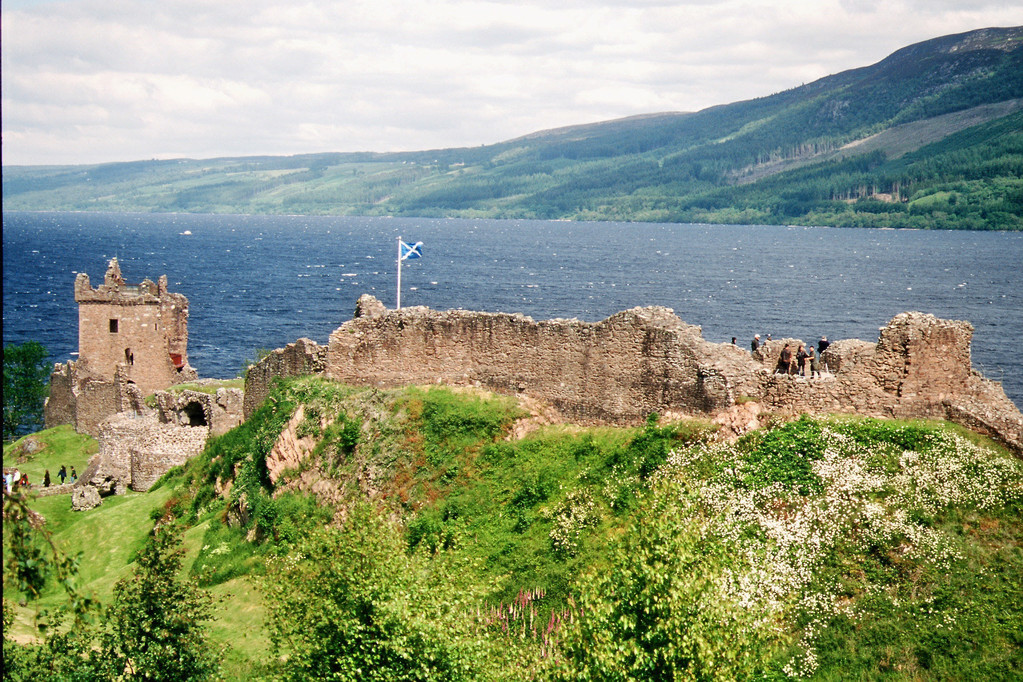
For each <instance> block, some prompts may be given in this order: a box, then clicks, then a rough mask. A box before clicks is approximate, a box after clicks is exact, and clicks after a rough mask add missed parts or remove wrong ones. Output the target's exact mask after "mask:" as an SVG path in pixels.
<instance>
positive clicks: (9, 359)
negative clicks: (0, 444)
mask: <svg viewBox="0 0 1023 682" xmlns="http://www.w3.org/2000/svg"><path fill="white" fill-rule="evenodd" d="M51 369H52V367H51V366H50V364H49V354H48V353H47V352H46V348H44V347H43V345H42V344H41V343H39V342H38V341H26V342H24V343H22V344H18V345H14V344H7V345H4V393H3V402H4V442H5V443H7V442H9V441H12V440H14V439H15V438H17V437H18V436H21V435H24V434H26V433H32V432H33V431H38V430H40V429H41V428H42V427H43V403H44V402H45V401H46V395H47V393H48V387H47V386H48V383H49V377H50V370H51Z"/></svg>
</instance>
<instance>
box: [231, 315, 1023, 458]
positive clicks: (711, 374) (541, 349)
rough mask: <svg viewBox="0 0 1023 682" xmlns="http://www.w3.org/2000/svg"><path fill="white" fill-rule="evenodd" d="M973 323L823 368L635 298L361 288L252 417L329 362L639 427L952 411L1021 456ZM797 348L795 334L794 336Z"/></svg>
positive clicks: (342, 377)
mask: <svg viewBox="0 0 1023 682" xmlns="http://www.w3.org/2000/svg"><path fill="white" fill-rule="evenodd" d="M972 336H973V327H972V325H970V324H969V323H968V322H960V321H953V320H941V319H938V318H936V317H934V316H933V315H926V314H923V313H902V314H900V315H897V316H896V317H894V318H893V319H892V320H891V321H890V322H889V323H888V324H887V325H886V326H885V327H884V328H882V329H881V332H880V337H879V340H878V341H877V343H873V344H872V343H869V342H866V341H858V340H841V341H836V342H835V343H833V344H832V345H831V347H830V348H828V350H827V351H825V354H824V357H823V359H824V361H825V362H826V364H827V365H828V366H829V367H830V370H831V371H830V372H828V373H826V374H825V375H824V376H823V377H821V378H812V379H811V378H806V377H801V376H793V375H783V374H774V373H773V369H774V366H775V364H776V363H777V359H778V353H779V352H780V351H781V347H782V345H783V343H784V341H786V340H782V341H773V342H771V344H770V345H769V346H768V347H767V348H766V349H764V350H763V351H761V352H758V353H756V354H751V353H749V352H747V351H745V350H742V349H740V348H738V347H736V346H733V345H731V344H719V343H711V342H708V341H706V340H704V339H703V337H702V333H701V330H700V328H699V327H696V326H693V325H688V324H686V323H685V322H683V321H682V320H681V319H679V318H678V317H677V316H676V315H675V314H674V313H673V312H672V311H671V310H670V309H668V308H659V307H654V308H633V309H631V310H627V311H624V312H621V313H618V314H616V315H612V316H611V317H609V318H607V319H606V320H603V321H601V322H596V323H587V322H581V321H579V320H546V321H542V322H536V321H534V320H532V319H530V318H528V317H525V316H523V315H511V314H504V313H483V312H469V311H463V310H447V311H433V310H430V309H428V308H422V307H415V308H403V309H402V310H400V311H395V310H386V309H385V308H384V307H383V306H382V305H381V304H380V303H379V301H376V299H373V298H372V297H369V296H363V297H362V299H360V301H359V305H358V307H357V309H356V317H355V318H354V319H352V320H350V321H349V322H346V323H344V324H343V325H342V326H341V327H340V328H338V329H337V330H335V331H334V333H332V334H331V336H330V342H329V346H328V348H327V349H326V363H325V364H326V366H325V367H324V369H322V370H318V369H316V368H317V367H319V366H320V364H321V360H320V358H321V357H322V356H321V353H322V350H323V349H322V348H321V347H319V346H316V344H314V343H312V342H311V341H308V340H306V339H304V340H302V341H300V342H299V343H298V344H292V345H290V346H289V347H288V348H287V349H283V350H280V351H274V353H273V354H271V356H269V357H268V358H265V359H264V360H263V361H261V362H260V363H258V364H257V365H255V366H254V367H253V368H252V369H251V370H250V371H249V375H248V379H247V381H246V386H245V400H246V416H248V415H249V414H251V411H252V410H254V409H255V407H257V406H258V404H259V403H260V402H261V401H262V400H263V399H265V396H266V395H267V392H268V390H269V385H270V382H271V381H272V380H273V379H274V378H276V377H282V376H294V375H298V374H312V373H321V372H322V373H323V374H324V375H326V376H328V377H330V378H333V379H336V380H338V381H342V382H345V383H351V384H359V385H374V386H384V387H389V386H401V385H408V384H433V383H449V384H474V385H479V386H483V387H486V388H489V389H491V390H494V391H497V392H501V393H509V394H519V395H525V396H530V397H532V398H535V399H538V400H540V401H543V402H545V403H546V404H548V405H551V406H553V407H554V408H556V409H557V410H558V411H559V412H560V413H561V414H562V415H564V416H565V417H568V418H570V419H573V420H577V421H584V422H585V421H589V422H610V423H618V424H634V423H638V422H641V421H642V420H643V419H644V418H645V417H646V415H648V414H649V413H651V412H670V413H683V414H693V415H697V414H704V415H708V414H714V413H718V412H721V411H722V410H726V409H729V408H731V407H732V406H734V405H735V404H736V403H737V401H738V402H747V401H756V402H758V403H761V404H762V405H763V406H764V407H765V408H766V409H770V410H778V411H788V412H793V413H798V412H810V413H824V412H846V413H856V414H861V415H864V416H877V417H899V418H915V417H921V418H947V419H951V420H953V421H956V422H958V423H961V424H963V425H966V426H968V427H969V428H973V429H977V430H980V431H983V432H986V433H988V434H989V435H991V436H993V437H994V438H996V439H997V440H999V441H1001V442H1002V443H1004V444H1005V445H1007V446H1008V447H1010V448H1011V449H1013V450H1014V451H1016V452H1018V453H1023V415H1021V414H1020V411H1019V409H1018V408H1017V407H1016V406H1015V405H1014V404H1013V403H1012V401H1010V400H1009V399H1008V398H1007V397H1006V396H1005V392H1004V391H1003V390H1002V388H1001V385H1000V384H998V383H995V382H992V381H989V380H988V379H985V378H984V377H982V376H981V375H980V374H978V373H977V372H975V371H973V369H972V366H971V362H970V341H971V339H972ZM788 341H790V342H792V343H793V344H794V345H793V348H795V347H796V345H798V343H799V341H798V340H796V339H791V340H788Z"/></svg>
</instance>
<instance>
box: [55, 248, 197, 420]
mask: <svg viewBox="0 0 1023 682" xmlns="http://www.w3.org/2000/svg"><path fill="white" fill-rule="evenodd" d="M74 291H75V302H76V303H78V360H76V361H71V362H68V363H66V364H62V363H58V364H57V365H56V366H55V367H54V371H53V374H52V375H51V377H50V397H49V399H48V400H47V401H46V408H45V417H46V426H47V428H49V427H52V426H56V425H57V424H71V425H73V426H74V427H75V430H76V431H78V432H79V433H87V434H89V435H92V436H97V435H98V434H99V425H100V422H102V421H103V420H104V419H106V418H107V417H110V416H112V415H114V414H117V413H119V412H141V411H142V404H141V403H142V397H143V396H145V395H149V394H151V393H153V392H155V391H158V390H162V389H165V388H168V387H170V386H173V385H174V384H179V383H182V382H185V381H192V380H194V379H196V376H197V375H196V372H195V370H194V369H192V367H191V366H189V364H188V299H187V298H185V296H184V295H183V294H177V293H171V292H170V291H168V290H167V276H166V275H164V276H162V277H160V279H159V281H158V282H155V283H154V282H153V281H152V280H149V279H145V280H143V281H142V282H141V283H140V284H138V285H129V284H127V283H125V281H124V277H123V276H122V275H121V267H120V265H119V264H118V262H117V259H116V258H113V259H111V261H110V263H109V265H108V267H107V271H106V275H105V276H104V278H103V284H101V285H99V286H97V287H95V288H94V287H92V286H91V285H90V282H89V276H88V275H87V274H85V273H84V272H81V273H79V274H78V276H77V277H76V278H75V288H74Z"/></svg>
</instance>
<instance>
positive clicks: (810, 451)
mask: <svg viewBox="0 0 1023 682" xmlns="http://www.w3.org/2000/svg"><path fill="white" fill-rule="evenodd" d="M744 445H745V446H746V447H749V448H750V450H749V453H748V454H747V455H746V457H745V461H744V465H745V466H744V467H743V473H744V475H745V476H744V482H745V484H746V485H747V486H749V487H750V488H754V489H755V488H765V487H767V486H770V485H773V484H780V485H781V486H783V488H784V489H786V490H793V491H795V492H797V493H799V494H800V495H808V494H810V493H818V492H820V491H821V490H822V489H823V482H822V481H821V479H820V477H819V476H818V475H817V474H816V473H814V470H813V463H814V462H816V461H817V460H819V459H820V458H821V457H822V456H823V455H824V448H825V445H826V444H825V441H824V438H823V436H822V432H821V426H820V424H819V423H817V422H815V421H814V420H812V419H810V418H809V417H807V416H806V415H803V416H802V417H800V418H799V420H798V421H794V422H790V423H788V424H785V425H784V426H781V427H779V428H777V429H773V430H771V431H769V432H767V433H760V432H757V433H755V434H754V435H752V436H749V437H747V438H746V439H745V443H744Z"/></svg>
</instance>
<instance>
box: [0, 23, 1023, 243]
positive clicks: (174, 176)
mask: <svg viewBox="0 0 1023 682" xmlns="http://www.w3.org/2000/svg"><path fill="white" fill-rule="evenodd" d="M1021 108H1023V28H1021V27H1015V28H1005V29H983V30H978V31H973V32H970V33H964V34H959V35H953V36H945V37H942V38H936V39H934V40H929V41H925V42H923V43H919V44H916V45H912V46H909V47H906V48H904V49H902V50H899V51H898V52H895V53H894V54H892V55H891V56H889V57H888V58H886V59H884V60H882V61H881V62H878V63H877V64H874V65H872V66H868V67H864V68H860V69H854V70H850V71H846V72H843V73H840V74H836V75H833V76H828V77H826V78H823V79H821V80H819V81H816V82H814V83H810V84H806V85H803V86H800V87H797V88H793V89H791V90H787V91H785V92H781V93H778V94H775V95H771V96H769V97H762V98H758V99H755V100H749V101H745V102H736V103H733V104H728V105H722V106H717V107H712V108H709V109H705V110H703V111H700V112H696V113H663V114H651V115H648V116H637V117H632V118H627V119H621V120H617V121H608V122H605V123H598V124H592V125H582V126H572V127H568V128H562V129H557V130H550V131H543V132H539V133H535V134H532V135H528V136H525V137H521V138H517V139H514V140H509V141H506V142H501V143H498V144H494V145H489V146H483V147H477V148H471V149H470V148H465V149H445V150H430V151H423V152H413V153H400V154H368V153H366V154H314V155H304V156H295V157H247V158H240V159H212V160H203V161H196V160H187V159H182V160H174V161H151V162H135V163H124V164H104V165H100V166H79V167H59V168H52V167H9V168H4V189H3V192H4V205H5V207H6V208H8V209H30V210H41V209H52V210H128V211H193V212H222V211H231V212H241V213H316V214H367V215H421V216H484V217H538V218H592V219H614V220H664V221H708V222H761V223H782V222H783V223H822V224H833V225H865V224H874V225H891V226H912V227H925V228H970V229H1023V218H1021V217H1020V216H1021V215H1023V211H1021V206H1020V205H1019V196H1020V194H1021V187H1020V184H1019V183H1020V176H1021V174H1020V158H1021V156H1023V141H1021V139H1020V136H1021V133H1020V129H1021V126H1020V119H1019V115H1018V114H1019V112H1020V110H1021ZM952 196H954V197H955V203H953V204H949V203H948V201H947V200H948V199H949V197H952ZM879 204H883V206H879Z"/></svg>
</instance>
